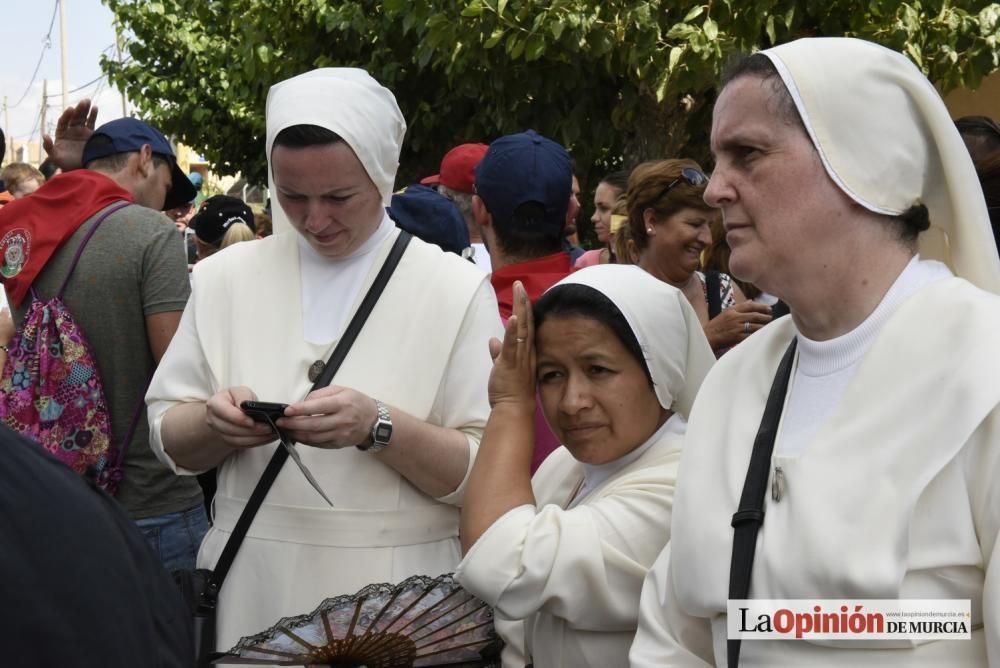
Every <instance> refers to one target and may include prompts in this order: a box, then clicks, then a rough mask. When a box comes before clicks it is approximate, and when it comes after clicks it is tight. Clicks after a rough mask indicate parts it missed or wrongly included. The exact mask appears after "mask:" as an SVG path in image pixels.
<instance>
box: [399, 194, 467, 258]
mask: <svg viewBox="0 0 1000 668" xmlns="http://www.w3.org/2000/svg"><path fill="white" fill-rule="evenodd" d="M387 211H388V212H389V217H390V218H392V219H393V221H395V223H396V226H397V227H400V228H401V229H404V230H406V231H407V232H409V233H410V234H412V235H413V236H415V237H417V238H418V239H421V240H422V241H426V242H427V243H430V244H435V245H437V246H438V247H440V248H441V250H443V251H445V252H446V253H455V254H456V255H458V256H460V257H465V258H467V257H469V256H470V253H469V252H468V251H469V250H471V248H472V244H471V243H470V242H469V228H468V227H466V226H465V218H463V217H462V212H461V211H459V210H458V207H457V206H455V203H454V202H452V201H451V200H450V199H448V198H447V197H445V196H444V195H442V194H441V193H439V192H438V191H436V190H434V189H433V188H428V187H427V186H424V185H412V186H408V187H407V188H406V189H405V190H402V191H400V192H398V193H396V194H394V195H393V196H392V200H391V202H390V204H389V208H388V209H387Z"/></svg>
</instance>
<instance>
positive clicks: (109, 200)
mask: <svg viewBox="0 0 1000 668" xmlns="http://www.w3.org/2000/svg"><path fill="white" fill-rule="evenodd" d="M122 200H126V201H129V202H133V201H135V198H133V197H132V193H130V192H128V191H127V190H125V189H124V188H122V187H121V186H120V185H118V184H117V183H116V182H115V181H113V180H112V179H111V178H110V177H107V176H105V175H104V174H101V173H99V172H94V171H91V170H88V169H76V170H73V171H71V172H66V173H65V174H59V175H58V176H55V177H53V178H52V179H51V180H49V181H47V182H46V183H45V184H44V185H43V186H42V187H41V188H39V189H38V190H36V191H35V192H34V193H32V194H31V195H29V196H28V197H24V198H21V199H18V200H14V201H12V202H10V203H8V204H7V205H5V206H4V207H3V208H0V281H3V285H4V289H5V290H6V291H7V298H8V299H9V300H10V301H11V302H12V303H13V304H14V305H15V306H20V304H21V302H22V301H23V300H24V297H25V295H26V294H27V293H28V289H29V288H31V284H32V283H33V282H34V280H35V278H37V277H38V274H39V273H41V271H42V269H44V268H45V263H47V262H48V261H49V258H51V257H52V254H53V253H55V252H56V250H58V249H59V247H60V246H62V244H63V243H64V242H65V241H66V240H67V239H69V238H70V236H72V235H73V233H74V232H76V230H77V228H79V227H80V225H82V224H83V223H84V222H86V221H87V219H89V218H90V217H91V216H93V215H94V214H95V213H97V212H98V211H100V210H101V209H103V208H105V207H107V206H108V205H110V204H113V203H115V202H120V201H122Z"/></svg>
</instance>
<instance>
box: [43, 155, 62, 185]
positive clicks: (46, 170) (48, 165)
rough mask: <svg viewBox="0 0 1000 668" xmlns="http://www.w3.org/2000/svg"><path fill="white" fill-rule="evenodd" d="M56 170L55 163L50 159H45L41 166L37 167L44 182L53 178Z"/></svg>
mask: <svg viewBox="0 0 1000 668" xmlns="http://www.w3.org/2000/svg"><path fill="white" fill-rule="evenodd" d="M58 169H59V167H57V166H56V163H54V162H52V158H45V160H43V161H42V164H40V165H38V171H40V172H41V173H42V175H43V176H44V177H45V180H46V181H48V180H49V179H51V178H52V177H53V176H55V175H56V171H57V170H58Z"/></svg>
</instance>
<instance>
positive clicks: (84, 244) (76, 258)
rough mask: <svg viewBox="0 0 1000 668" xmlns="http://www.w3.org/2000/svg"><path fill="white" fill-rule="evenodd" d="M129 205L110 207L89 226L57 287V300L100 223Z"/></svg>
mask: <svg viewBox="0 0 1000 668" xmlns="http://www.w3.org/2000/svg"><path fill="white" fill-rule="evenodd" d="M130 204H132V203H131V202H120V203H118V204H116V205H114V206H112V207H111V208H109V209H108V210H107V211H105V212H104V213H102V214H101V217H100V218H98V219H97V220H96V221H94V224H93V225H91V226H90V229H89V230H87V234H86V235H85V236H84V237H83V241H81V242H80V245H79V246H77V248H76V254H75V255H74V256H73V261H72V262H70V265H69V271H67V272H66V278H64V279H63V282H62V285H61V286H59V292H58V293H57V294H56V297H57V298H59V299H62V298H63V293H65V292H66V286H68V285H69V279H70V278H72V277H73V272H74V271H76V265H77V263H78V262H79V261H80V257H81V256H82V255H83V249H84V248H86V247H87V244H88V243H90V238H91V237H92V236H94V232H96V231H97V228H98V227H100V226H101V223H103V222H104V221H105V220H107V219H108V216H110V215H111V214H113V213H115V212H116V211H121V210H122V209H124V208H125V207H127V206H129V205H130Z"/></svg>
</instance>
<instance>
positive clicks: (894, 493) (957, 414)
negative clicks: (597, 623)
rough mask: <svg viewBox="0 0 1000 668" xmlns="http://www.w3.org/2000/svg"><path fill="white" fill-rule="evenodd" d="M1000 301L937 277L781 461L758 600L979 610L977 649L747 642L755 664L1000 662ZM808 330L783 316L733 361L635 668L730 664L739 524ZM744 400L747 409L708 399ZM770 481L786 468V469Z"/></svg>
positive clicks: (647, 602) (691, 441)
mask: <svg viewBox="0 0 1000 668" xmlns="http://www.w3.org/2000/svg"><path fill="white" fill-rule="evenodd" d="M998 331H1000V299H998V298H997V297H996V296H994V295H990V294H987V293H985V292H982V291H980V290H979V289H977V288H975V287H973V286H972V285H970V284H969V283H967V282H966V281H964V280H962V279H957V278H948V279H944V280H940V281H936V282H934V283H931V284H930V285H927V286H925V287H924V288H922V289H920V290H919V291H918V292H917V293H916V294H914V295H913V296H912V297H910V298H909V299H907V300H905V301H904V302H903V303H902V304H901V305H900V306H899V308H898V310H897V311H896V313H895V314H894V315H893V316H892V317H891V318H890V319H889V320H888V321H887V322H886V323H885V325H884V327H883V328H882V331H881V332H880V333H879V335H878V336H877V337H876V338H875V340H874V342H873V343H872V345H871V349H870V350H869V352H868V354H867V355H866V356H865V358H864V359H863V361H862V362H861V364H860V366H859V367H858V370H857V373H856V375H855V376H854V377H853V378H852V379H851V380H850V382H849V384H848V386H847V387H846V388H845V390H844V394H843V397H842V399H841V401H840V402H839V403H838V405H837V407H836V408H835V409H834V411H833V412H832V413H831V414H830V415H829V417H828V418H827V419H826V420H825V421H824V422H823V423H822V424H821V426H820V427H819V429H817V431H816V433H815V434H814V436H813V437H812V439H811V442H810V443H809V444H808V447H806V448H805V449H804V451H803V452H801V454H799V455H798V456H788V455H783V454H782V451H781V449H780V439H781V436H780V432H779V443H777V444H776V446H775V447H776V453H775V455H774V456H773V458H772V464H773V465H774V466H781V468H782V470H783V471H784V474H785V479H786V483H787V485H786V492H785V496H784V497H783V498H782V499H781V500H780V501H779V502H777V503H775V502H773V501H771V500H770V498H768V499H767V501H766V504H765V512H766V518H765V521H764V525H763V528H762V529H761V532H760V535H759V537H758V542H757V551H756V558H755V561H754V567H753V578H752V583H751V590H750V591H751V596H752V597H754V598H782V599H802V598H805V599H817V598H818V599H825V598H860V599H866V598H868V599H895V598H907V599H909V598H956V599H970V600H971V601H972V622H973V628H979V629H982V628H983V625H984V624H985V630H978V631H975V632H974V633H973V639H972V640H971V641H960V640H956V641H930V642H917V643H912V642H902V641H891V642H890V641H885V642H882V641H874V642H872V641H869V642H868V643H858V642H840V641H837V642H834V641H809V642H807V641H744V643H743V648H742V653H741V662H740V663H741V666H745V667H751V666H773V665H795V666H830V665H851V666H852V667H856V668H862V667H864V666H897V665H905V666H945V665H947V666H969V667H971V666H983V665H986V664H987V658H986V657H987V652H988V655H989V657H990V659H991V661H992V663H998V662H1000V552H998V551H997V549H996V548H997V541H998V532H1000V485H996V484H995V481H996V480H997V476H998V473H1000V448H998V447H997V438H998V437H1000V410H997V406H998V404H1000V383H997V378H998V377H1000V356H998V355H997V354H996V344H995V336H996V332H998ZM794 334H795V330H794V326H793V323H792V322H791V319H790V318H786V319H784V321H778V322H776V323H774V324H773V325H772V326H769V327H767V328H765V330H764V331H762V332H760V333H759V334H757V335H755V336H753V337H751V338H750V339H748V340H747V341H746V342H745V343H743V344H741V345H740V346H739V347H738V348H737V349H735V350H734V351H733V352H731V353H730V354H729V355H726V357H725V358H724V359H723V360H722V361H720V363H719V364H718V365H717V366H716V367H715V369H714V370H713V372H712V373H711V374H710V375H709V377H708V378H707V379H706V381H705V384H704V386H703V388H702V390H703V391H702V393H701V395H700V396H701V397H702V399H700V400H699V401H697V402H696V404H695V407H694V411H693V414H692V417H691V426H690V428H689V430H688V437H687V441H686V447H685V449H684V455H683V457H682V463H681V470H682V472H683V475H682V476H681V479H680V485H679V487H678V490H677V499H676V504H675V509H674V518H673V538H672V542H671V545H670V547H669V548H668V549H667V550H665V551H664V554H663V555H661V557H660V559H659V560H658V561H657V563H656V565H655V566H654V567H653V569H652V570H651V572H650V575H649V577H648V578H647V582H646V585H645V587H644V589H643V595H642V603H641V614H640V624H639V632H638V634H637V637H636V640H635V643H634V645H633V647H632V650H631V655H630V658H631V662H632V666H634V667H635V668H647V667H649V668H651V667H652V666H664V665H669V666H678V667H685V666H708V665H716V666H725V665H726V615H725V609H726V599H727V593H728V584H729V566H730V556H731V549H732V536H733V530H732V528H731V527H730V520H731V517H732V514H733V512H734V511H735V510H736V507H737V505H738V502H739V497H740V494H741V491H742V488H743V482H744V478H745V475H746V469H747V464H748V462H749V457H750V451H751V447H752V444H753V441H754V436H755V434H756V432H757V428H758V426H759V424H760V418H761V414H762V412H763V406H764V403H765V400H766V397H767V393H768V391H769V389H770V386H771V382H772V380H773V378H774V374H775V370H776V368H777V365H778V361H779V360H780V358H781V356H782V354H783V353H784V351H785V349H786V347H787V345H788V343H789V341H790V340H791V338H792V336H794ZM733 388H738V394H737V395H736V400H735V407H736V410H733V411H732V412H721V411H720V410H719V409H718V406H717V405H716V404H714V403H713V402H712V401H711V398H712V397H716V396H719V394H720V393H723V392H725V391H726V390H729V391H732V390H733ZM772 474H773V466H772Z"/></svg>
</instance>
